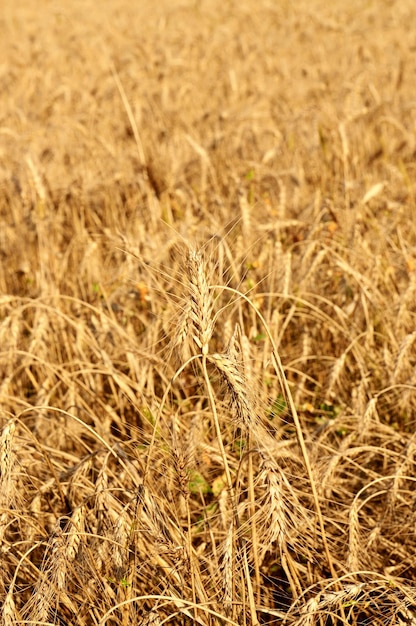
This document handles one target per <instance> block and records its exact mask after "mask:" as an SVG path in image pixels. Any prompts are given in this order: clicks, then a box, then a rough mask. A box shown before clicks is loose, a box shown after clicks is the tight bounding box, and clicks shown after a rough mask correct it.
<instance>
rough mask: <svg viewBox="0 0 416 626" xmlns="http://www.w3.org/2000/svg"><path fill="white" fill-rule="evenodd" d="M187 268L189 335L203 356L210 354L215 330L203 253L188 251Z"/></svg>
mask: <svg viewBox="0 0 416 626" xmlns="http://www.w3.org/2000/svg"><path fill="white" fill-rule="evenodd" d="M185 268H186V272H187V277H188V289H189V305H190V306H189V308H188V309H187V315H188V316H189V327H188V333H190V335H191V337H192V339H193V341H194V342H195V344H196V347H197V348H198V349H199V350H200V351H201V353H202V354H204V355H206V354H208V344H209V341H210V339H211V337H212V333H213V330H214V326H213V319H212V315H213V302H212V297H211V293H210V291H209V288H208V282H207V276H206V270H205V263H204V260H203V257H202V254H201V252H199V251H197V250H193V249H189V250H188V254H187V259H186V263H185Z"/></svg>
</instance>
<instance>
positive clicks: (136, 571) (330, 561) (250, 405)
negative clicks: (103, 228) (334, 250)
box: [0, 242, 416, 626]
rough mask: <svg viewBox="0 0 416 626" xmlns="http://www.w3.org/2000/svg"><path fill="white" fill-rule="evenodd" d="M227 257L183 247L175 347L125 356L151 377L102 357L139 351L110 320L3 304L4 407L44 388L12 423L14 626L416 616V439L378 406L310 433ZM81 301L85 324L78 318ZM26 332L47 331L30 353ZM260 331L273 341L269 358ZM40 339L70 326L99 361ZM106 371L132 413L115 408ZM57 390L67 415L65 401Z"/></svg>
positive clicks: (6, 609)
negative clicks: (10, 395)
mask: <svg viewBox="0 0 416 626" xmlns="http://www.w3.org/2000/svg"><path fill="white" fill-rule="evenodd" d="M211 244H212V242H211ZM221 245H222V244H218V243H217V244H216V245H215V249H214V251H212V250H211V251H210V252H209V255H208V256H207V248H205V249H199V250H198V249H195V248H193V247H190V246H189V245H187V244H185V243H183V244H182V248H183V249H182V251H180V252H178V249H177V248H178V247H177V246H176V248H175V250H174V251H173V252H171V254H176V255H177V256H178V258H179V266H178V274H177V276H176V278H175V279H174V280H173V282H174V283H175V282H176V283H177V285H176V288H174V287H172V286H171V291H170V292H167V291H165V294H166V301H168V300H169V299H171V300H172V301H173V303H172V306H173V309H172V308H170V307H168V306H167V304H166V316H165V319H164V320H163V319H161V320H159V322H158V323H159V324H160V326H161V327H160V331H161V330H163V334H164V339H165V345H164V346H163V349H162V348H161V350H162V351H161V352H160V355H159V356H158V357H157V358H156V357H155V356H154V357H153V358H150V356H149V355H146V354H145V353H138V352H137V349H136V348H135V347H134V346H132V345H130V347H129V348H128V349H129V352H128V354H126V355H125V356H124V359H123V360H127V362H129V363H130V365H129V367H128V368H127V369H129V370H131V369H132V368H133V369H134V368H135V371H136V374H137V380H134V377H133V376H129V375H128V374H127V370H126V371H123V370H124V369H125V366H124V365H122V364H121V363H120V364H119V365H118V366H117V367H116V365H115V361H114V355H113V356H112V358H111V359H110V357H109V355H108V354H106V344H108V343H110V344H116V342H117V341H119V342H121V341H122V340H124V343H123V345H124V349H126V344H125V334H126V330H125V329H124V328H123V325H121V324H120V323H119V322H117V320H116V319H115V318H114V317H112V315H111V314H110V312H109V311H107V312H106V311H103V310H100V309H98V308H95V307H91V305H90V306H89V307H87V306H86V304H85V303H82V302H74V301H73V299H68V301H67V302H65V299H63V301H62V302H61V304H57V302H58V301H59V299H58V301H57V300H56V298H55V300H54V301H55V305H54V307H53V308H52V305H51V304H50V303H49V302H48V298H46V299H45V301H42V300H39V301H31V300H26V299H22V300H20V301H18V300H16V298H12V297H9V298H4V297H3V299H2V306H3V307H6V309H7V308H8V309H9V314H8V315H7V316H5V318H4V320H3V322H2V325H1V329H0V330H1V335H2V345H3V346H4V345H5V344H7V343H9V351H8V359H9V372H10V373H9V375H8V376H7V375H6V376H5V378H4V379H3V382H2V387H1V394H2V398H3V399H6V398H7V386H8V385H9V386H10V384H11V382H12V379H13V377H15V376H16V375H17V373H16V370H17V369H18V368H20V370H21V373H20V378H21V381H24V384H25V385H30V384H31V382H32V385H33V393H36V395H37V399H36V402H34V403H33V404H34V405H33V406H28V407H27V408H25V409H23V410H21V411H20V412H19V414H18V415H13V416H12V415H11V416H10V417H8V418H7V416H6V417H3V429H2V432H1V439H0V461H1V474H0V481H1V482H0V503H1V510H0V514H1V515H0V533H1V535H0V539H1V546H2V547H1V558H2V574H1V578H0V582H1V594H2V624H4V625H5V626H9V625H11V624H19V623H24V624H80V625H84V624H85V625H86V624H99V625H100V626H104V625H105V624H126V625H127V624H136V623H137V624H138V623H143V624H148V623H152V624H162V623H165V622H171V621H173V622H175V623H187V622H189V621H193V622H194V623H200V624H219V623H222V624H259V623H270V624H272V623H282V624H296V625H299V626H300V625H302V626H303V625H306V624H314V623H325V624H335V623H337V624H338V623H345V624H361V623H363V624H364V623H368V622H369V621H371V623H379V624H387V623H388V624H399V623H403V624H410V623H414V621H415V618H414V617H413V613H412V611H413V610H414V608H415V607H414V605H415V603H416V598H415V593H414V590H413V588H412V587H411V586H410V585H409V581H408V579H407V573H408V572H413V570H414V562H413V561H414V548H415V532H414V524H415V517H414V516H415V514H414V505H415V496H414V492H415V491H414V486H413V483H414V476H413V469H414V464H415V458H414V455H415V445H414V443H413V439H414V438H413V436H411V435H405V433H404V432H400V431H399V432H398V429H397V426H396V427H393V426H389V425H387V424H386V423H384V422H383V421H382V420H380V417H379V415H378V410H377V398H376V397H373V398H371V399H369V400H368V401H367V403H366V406H363V407H362V408H363V410H362V411H361V412H360V413H359V414H357V415H353V414H350V415H345V414H342V416H339V417H337V416H336V415H334V414H332V413H328V415H327V417H326V418H324V417H322V420H321V422H322V423H321V426H319V425H318V426H317V424H319V422H316V424H315V427H314V428H313V429H311V428H310V426H309V427H306V428H305V424H304V425H302V423H301V419H300V417H299V415H298V411H297V408H296V402H295V400H294V395H295V394H294V393H293V385H292V384H290V383H289V381H288V379H287V376H286V373H285V369H284V367H283V366H282V363H281V358H280V355H279V349H278V346H277V343H276V339H275V337H276V329H273V327H271V326H270V325H269V324H268V323H267V322H266V320H265V318H264V315H263V314H262V312H261V308H262V307H260V306H259V298H258V297H257V301H256V299H252V298H251V297H250V293H249V292H248V293H243V291H241V290H239V289H238V288H237V287H232V286H231V283H232V282H233V281H232V279H229V281H228V283H226V282H224V281H223V282H221V281H220V280H219V278H220V276H219V274H221V273H222V274H224V269H223V268H221V267H219V264H218V263H217V264H215V263H214V262H213V259H214V258H215V257H214V254H215V251H216V252H217V254H218V250H219V248H220V246H221ZM218 256H221V255H218ZM143 263H144V266H145V267H147V269H148V270H149V271H150V272H154V268H150V269H149V264H148V263H145V262H143ZM227 271H229V268H227ZM179 272H181V275H180V274H179ZM216 274H217V275H216ZM156 275H157V274H156ZM160 275H162V276H163V272H162V270H160V269H159V279H158V280H159V281H160ZM179 275H180V281H179ZM215 278H216V280H215ZM169 279H170V280H171V281H172V276H170V277H169ZM165 289H166V286H165ZM175 290H176V294H175ZM274 297H278V294H275V296H274ZM282 298H283V299H284V300H285V301H286V300H287V297H285V296H284V295H282ZM256 302H257V303H256ZM289 302H290V299H289ZM303 304H304V306H306V302H305V303H303ZM286 305H287V302H286ZM74 306H76V312H75V313H73V317H72V318H71V317H70V316H69V314H68V312H65V311H64V310H63V309H65V308H66V307H69V309H71V308H73V307H74ZM299 306H301V303H300V302H293V303H292V304H290V307H291V309H289V310H288V311H287V312H286V315H285V319H287V317H288V316H289V315H291V312H292V313H293V310H294V308H298V307H299ZM82 307H84V308H86V309H91V308H92V311H93V315H89V316H88V317H87V316H86V311H82ZM143 307H144V312H143V315H144V316H147V315H150V310H149V309H148V306H147V304H146V302H143ZM263 308H264V307H263ZM31 309H32V310H31ZM175 311H176V313H175ZM89 312H90V313H91V311H89ZM83 316H85V319H86V320H88V321H87V323H85V324H82V322H80V320H81V319H82V317H83ZM95 316H99V317H98V318H97V317H95ZM75 318H77V321H76V322H75ZM23 320H25V321H26V324H28V323H29V322H31V323H32V324H33V325H35V327H36V329H37V333H36V335H35V336H34V337H32V338H31V339H30V341H29V345H28V346H27V347H26V349H24V350H23V349H21V350H18V349H17V348H16V345H15V344H16V343H17V342H19V341H22V338H21V337H19V333H22V332H25V331H24V329H23V328H22V325H23ZM248 320H250V324H251V325H254V326H256V328H257V329H258V330H259V331H260V330H261V331H262V333H261V337H262V338H261V341H260V340H259V341H258V342H257V343H261V344H262V349H261V350H260V351H259V349H258V348H257V350H256V343H255V342H254V343H253V341H251V340H250V339H249V337H248V336H247V334H246V331H245V328H246V327H247V321H248ZM42 327H43V328H44V329H46V327H49V332H50V330H51V329H52V330H53V331H54V332H56V333H59V332H61V333H64V334H67V344H68V347H67V349H71V348H69V346H70V345H71V344H74V347H73V348H72V349H75V350H76V351H77V353H78V354H79V355H81V354H84V355H85V361H86V363H87V362H88V363H89V365H82V363H81V362H80V361H78V362H77V364H76V368H72V367H71V366H70V364H69V363H67V364H66V366H65V367H63V366H62V369H61V371H58V370H59V368H60V367H61V366H59V365H57V364H55V365H52V364H51V363H50V362H49V364H48V363H47V362H46V352H47V348H46V349H45V348H41V345H40V343H41V342H42V341H45V337H44V336H42V334H41V328H42ZM160 331H159V332H160ZM100 333H104V335H105V340H104V341H103V337H102V336H101V337H100ZM259 334H260V332H259ZM75 344H76V345H75ZM265 344H266V346H265ZM212 346H215V351H214V350H213V349H212ZM403 349H404V348H403ZM94 350H95V351H96V354H95V357H96V358H95V362H96V365H95V367H93V365H91V364H92V363H93V362H94V355H93V354H92V353H89V354H87V353H88V352H89V351H92V352H94ZM345 354H346V353H344V354H343V356H342V358H341V359H339V360H338V362H336V363H335V365H333V366H332V370H331V374H330V378H331V380H330V382H329V384H330V386H332V388H333V389H335V388H336V385H337V384H338V382H339V379H340V377H341V374H342V372H341V370H342V369H343V367H344V361H345ZM68 356H69V355H68ZM78 358H79V357H78ZM37 366H38V367H42V368H44V374H43V376H44V379H43V382H42V384H39V382H36V381H35V379H36V378H37V374H36V367H37ZM146 367H148V368H151V369H152V371H153V376H150V375H149V374H147V379H146V382H144V381H143V373H144V369H145V368H146ZM397 367H398V365H397ZM84 368H85V370H86V371H85V372H84V371H83V369H84ZM48 369H51V371H50V372H48ZM88 370H89V371H88ZM31 372H32V376H33V380H32V381H31V380H30V376H31ZM94 374H95V376H94ZM97 374H99V376H97ZM80 376H82V378H84V380H85V382H84V383H82V382H81V380H80V379H79V377H80ZM88 376H90V380H89V384H88V385H87V384H86V381H87V379H88ZM72 377H73V378H74V379H76V382H71V378H72ZM94 378H95V380H94ZM99 378H101V384H102V385H103V386H105V385H109V386H110V387H113V389H112V394H114V395H113V401H114V398H115V396H116V395H119V394H121V395H122V396H124V398H125V401H127V403H128V404H130V405H131V406H129V407H126V406H124V408H122V400H121V398H120V399H119V402H120V406H119V407H118V409H117V407H112V406H111V404H110V403H109V404H106V405H104V404H103V400H102V397H105V395H106V394H105V390H104V389H101V390H99V389H97V388H96V385H97V381H98V380H99ZM104 379H107V380H106V382H104ZM150 379H152V380H150ZM53 381H55V382H53ZM264 381H267V384H265V382H264ZM297 384H298V385H300V384H301V381H299V382H298V383H297ZM364 385H365V379H364V380H363V382H361V383H360V385H359V387H360V389H358V393H361V395H362V396H364V394H365V389H363V388H364ZM60 386H65V387H66V390H67V391H66V393H67V397H66V399H65V401H64V404H66V405H67V407H68V408H67V409H65V410H64V409H62V408H56V407H54V402H53V397H54V394H56V393H58V390H57V388H58V387H60ZM115 387H117V388H118V391H117V390H116V389H115ZM149 387H150V389H149ZM265 390H267V392H266V391H265ZM150 392H151V393H150ZM149 394H150V395H149ZM271 398H274V402H273V401H271ZM276 398H278V401H276ZM357 402H361V403H363V402H364V404H365V402H366V400H365V398H363V397H361V398H359V399H358V400H357ZM95 403H96V404H97V406H94V404H95ZM100 404H101V407H99V406H98V405H100ZM87 407H88V409H87ZM97 408H98V410H97ZM309 411H310V412H312V411H313V409H312V407H310V408H309ZM328 411H329V409H328V410H327V412H328ZM323 413H325V411H324V412H323ZM97 414H100V415H101V417H100V419H99V420H98V419H97V418H96V417H94V415H95V416H96V415H97ZM123 414H124V416H123ZM133 414H134V415H135V417H134V419H133V418H132V415H133ZM103 415H106V419H107V424H106V423H105V420H104V421H103V418H102V416H103ZM315 421H316V420H315ZM103 422H104V423H103Z"/></svg>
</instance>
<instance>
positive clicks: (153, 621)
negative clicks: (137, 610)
mask: <svg viewBox="0 0 416 626" xmlns="http://www.w3.org/2000/svg"><path fill="white" fill-rule="evenodd" d="M161 623H162V622H161V619H160V616H159V613H158V612H157V611H156V609H150V611H149V612H148V613H146V615H145V617H144V618H143V621H142V622H141V624H142V626H160V624H161Z"/></svg>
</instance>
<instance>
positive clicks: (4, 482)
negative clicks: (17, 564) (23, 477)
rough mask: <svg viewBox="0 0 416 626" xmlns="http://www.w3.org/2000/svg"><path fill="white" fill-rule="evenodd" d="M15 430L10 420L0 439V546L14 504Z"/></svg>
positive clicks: (14, 423) (14, 422)
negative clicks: (9, 511)
mask: <svg viewBox="0 0 416 626" xmlns="http://www.w3.org/2000/svg"><path fill="white" fill-rule="evenodd" d="M15 430H16V421H15V419H13V418H12V419H10V420H9V421H8V422H7V424H6V426H5V427H4V428H3V430H2V433H1V437H0V509H2V512H1V516H0V544H1V543H2V541H3V537H4V533H5V529H6V525H7V521H8V518H9V514H8V510H9V509H10V508H12V507H13V506H14V504H15V502H14V500H15V490H14V482H15V477H14V473H13V468H14V464H15V454H14V450H13V438H14V433H15Z"/></svg>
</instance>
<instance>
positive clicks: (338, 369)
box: [326, 352, 347, 399]
mask: <svg viewBox="0 0 416 626" xmlns="http://www.w3.org/2000/svg"><path fill="white" fill-rule="evenodd" d="M346 358H347V353H346V352H343V353H342V354H341V356H340V357H338V359H337V360H336V361H335V363H334V365H333V367H332V370H331V375H330V377H329V383H328V389H327V391H326V395H327V398H329V399H332V398H333V397H334V395H335V394H334V392H335V387H336V386H337V385H338V383H339V381H340V379H341V375H342V372H343V370H344V366H345V359H346Z"/></svg>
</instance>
